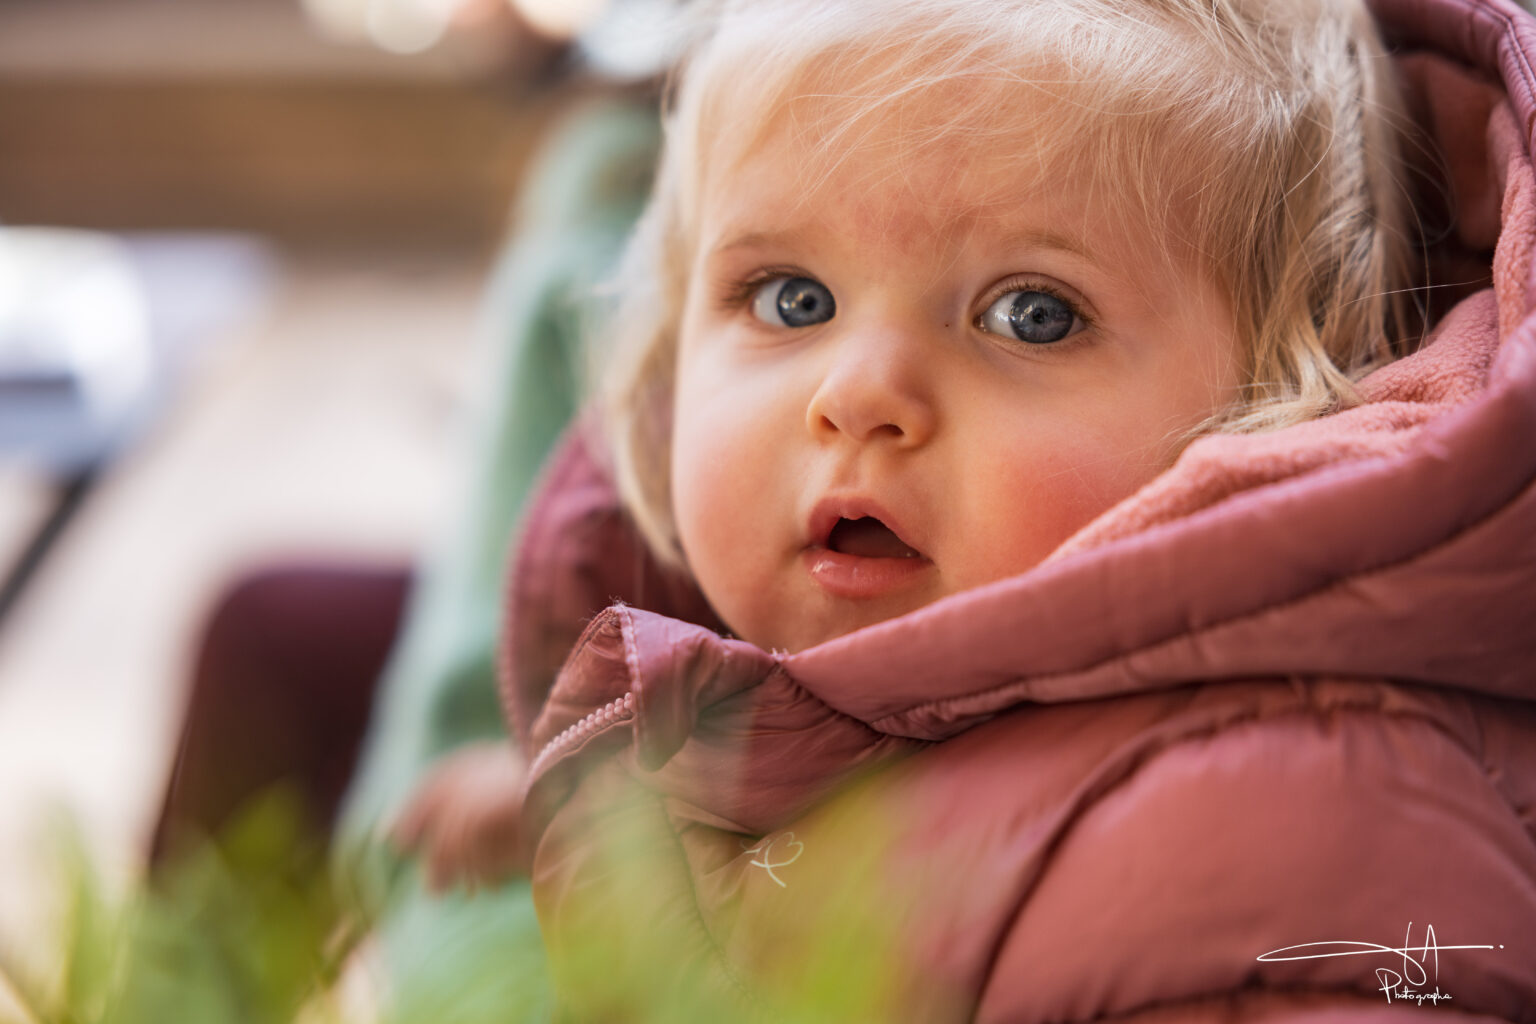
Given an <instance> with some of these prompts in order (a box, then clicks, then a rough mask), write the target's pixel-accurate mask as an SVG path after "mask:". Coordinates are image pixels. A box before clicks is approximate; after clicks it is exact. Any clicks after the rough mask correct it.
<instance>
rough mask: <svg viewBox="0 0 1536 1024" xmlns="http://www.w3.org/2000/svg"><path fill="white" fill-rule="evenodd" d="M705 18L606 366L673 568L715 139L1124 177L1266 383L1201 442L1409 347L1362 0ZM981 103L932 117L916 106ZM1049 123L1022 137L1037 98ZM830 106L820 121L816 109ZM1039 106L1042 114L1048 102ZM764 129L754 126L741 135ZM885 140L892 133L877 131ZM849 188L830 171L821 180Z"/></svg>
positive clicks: (1323, 409) (1404, 265) (1337, 384)
mask: <svg viewBox="0 0 1536 1024" xmlns="http://www.w3.org/2000/svg"><path fill="white" fill-rule="evenodd" d="M705 7H706V9H704V10H701V11H700V12H699V14H700V17H699V20H698V28H697V31H698V37H697V39H696V40H695V42H694V44H693V46H692V47H691V49H690V52H689V55H688V56H687V57H686V58H685V60H684V62H683V64H682V66H681V67H680V68H679V70H678V72H677V73H676V76H675V78H674V80H673V83H672V88H671V91H670V94H669V98H670V104H669V112H668V115H667V118H666V132H667V136H666V146H665V149H664V152H663V156H662V161H661V166H660V170H659V172H658V177H657V181H656V185H655V189H654V192H653V195H652V199H651V202H650V205H649V206H648V208H647V210H646V212H645V214H644V215H643V217H642V218H641V221H640V223H639V225H638V226H637V229H636V232H635V234H634V236H633V238H632V240H631V244H630V248H629V250H628V253H627V256H626V260H625V263H624V266H623V269H622V271H621V278H620V302H619V306H618V310H617V315H616V317H615V319H614V321H613V324H612V327H611V329H610V330H608V331H606V332H605V333H604V334H603V336H602V338H601V341H602V343H603V348H602V350H601V351H600V352H599V353H597V357H598V358H599V359H600V361H601V363H602V369H601V384H602V386H601V401H602V404H603V407H604V411H605V424H606V429H607V431H608V435H609V441H610V451H611V453H612V457H613V460H614V465H613V469H614V476H615V479H616V482H617V484H618V486H619V490H620V493H621V495H622V497H623V498H624V500H625V502H626V504H627V505H628V507H629V509H630V510H631V512H632V514H633V515H634V518H635V520H636V523H637V525H638V526H639V528H640V530H641V532H642V534H643V535H644V536H645V537H646V539H647V540H648V542H649V543H650V544H651V546H652V548H653V550H654V551H655V552H656V553H657V554H658V555H659V556H660V557H661V558H663V559H664V560H667V561H671V562H678V561H680V560H681V552H680V549H679V547H678V543H677V538H676V533H675V529H674V527H673V520H672V513H671V507H670V480H669V476H670V449H671V433H670V431H671V425H670V424H671V402H672V386H673V379H674V375H675V370H676V360H677V342H678V330H679V324H680V321H681V316H682V310H683V306H684V301H685V296H686V289H687V279H688V268H689V266H690V263H691V261H692V259H693V255H694V253H693V246H694V243H695V237H696V226H697V212H698V209H697V208H698V202H699V196H700V194H701V192H702V191H703V185H704V180H705V175H706V173H707V171H708V170H709V168H708V167H707V166H706V165H707V163H708V158H711V157H713V158H715V159H716V160H720V161H722V162H724V161H723V160H722V153H721V152H718V150H719V149H720V144H719V143H718V142H717V141H715V138H714V136H715V135H718V132H716V133H714V134H713V135H712V133H711V131H710V130H711V128H715V129H718V128H720V127H721V126H724V125H734V126H742V125H745V126H748V128H750V129H752V130H751V131H749V132H748V133H747V135H746V137H745V138H744V139H741V140H740V142H741V144H740V145H738V147H737V150H736V152H735V155H737V156H740V155H741V154H742V153H744V152H746V150H747V149H749V148H750V147H751V146H752V145H755V144H756V143H757V142H759V141H761V137H762V136H763V135H764V134H765V133H766V132H767V131H768V130H769V126H770V124H779V123H783V120H784V119H785V118H787V119H788V122H789V125H790V127H791V129H793V130H800V131H805V130H809V129H808V128H807V127H806V126H807V125H814V126H815V128H816V129H817V130H819V131H820V132H821V137H820V138H819V139H818V141H819V142H820V143H822V148H823V149H824V151H826V152H829V153H831V154H833V157H832V158H831V159H833V160H834V161H849V160H853V159H855V158H856V157H858V156H859V155H860V149H859V147H860V145H861V141H862V140H865V139H867V138H870V137H877V133H875V132H874V126H875V125H876V124H878V123H884V121H885V120H886V119H889V118H891V117H902V118H903V120H902V121H901V129H902V134H901V144H902V145H903V146H908V145H910V146H911V147H912V148H913V149H920V148H922V147H926V146H933V145H941V144H944V143H946V142H949V141H952V140H954V139H956V138H961V139H965V140H967V141H972V142H974V140H976V139H977V138H982V139H985V140H987V141H988V142H989V144H993V145H999V146H1009V145H1012V146H1015V147H1017V148H1018V149H1019V151H1020V175H1021V181H1024V180H1026V179H1027V176H1028V175H1029V174H1031V173H1033V174H1043V173H1052V174H1062V173H1066V174H1076V175H1083V176H1084V178H1083V180H1091V181H1109V182H1113V183H1114V184H1115V186H1116V187H1115V188H1114V189H1112V190H1107V191H1106V192H1105V194H1104V196H1103V201H1104V203H1107V204H1112V207H1111V210H1110V212H1111V214H1112V215H1115V216H1121V217H1132V218H1138V217H1139V218H1140V220H1139V221H1137V220H1132V221H1130V223H1139V224H1141V225H1146V226H1148V227H1149V228H1152V229H1153V230H1154V233H1155V234H1156V235H1157V237H1159V238H1162V239H1163V244H1164V246H1165V247H1166V249H1167V251H1168V253H1169V254H1170V256H1173V255H1174V254H1176V253H1177V254H1184V255H1187V256H1191V257H1193V258H1194V259H1196V260H1197V261H1199V263H1200V264H1201V265H1202V268H1203V269H1205V270H1206V271H1207V272H1209V273H1210V274H1211V275H1212V276H1213V278H1214V279H1215V280H1216V281H1217V282H1218V283H1219V285H1220V286H1221V287H1222V288H1223V289H1224V291H1225V293H1226V297H1227V298H1228V300H1229V302H1230V305H1231V308H1232V311H1233V313H1234V316H1235V320H1236V325H1237V330H1238V332H1239V337H1241V338H1243V339H1244V340H1245V341H1246V342H1247V347H1246V357H1247V365H1246V367H1245V369H1246V371H1247V373H1246V378H1247V381H1248V383H1247V385H1246V387H1245V388H1244V391H1243V393H1242V395H1241V397H1240V399H1239V400H1238V401H1236V402H1235V403H1234V404H1233V405H1232V406H1231V407H1230V408H1228V409H1226V410H1224V411H1223V412H1222V413H1220V414H1219V415H1218V416H1217V417H1216V418H1214V419H1213V420H1211V421H1209V422H1208V423H1206V424H1205V425H1203V426H1202V428H1200V429H1201V432H1209V431H1212V430H1225V431H1243V432H1252V431H1260V430H1268V429H1274V428H1277V427H1281V426H1285V425H1287V424H1290V423H1295V422H1298V421H1301V420H1304V419H1309V418H1312V417H1315V416H1319V415H1323V414H1325V413H1327V412H1330V411H1332V410H1335V409H1338V408H1342V407H1347V406H1349V405H1351V404H1353V403H1355V402H1357V401H1358V399H1357V397H1356V395H1355V391H1354V388H1353V387H1352V384H1351V381H1352V380H1355V379H1358V378H1359V376H1360V375H1361V374H1363V373H1364V372H1365V371H1366V370H1368V369H1370V368H1371V367H1373V366H1375V365H1378V364H1380V363H1381V362H1384V361H1386V360H1388V359H1390V358H1392V356H1393V355H1394V349H1395V347H1396V346H1398V345H1400V344H1402V343H1403V342H1404V340H1405V339H1406V338H1407V336H1408V334H1409V332H1410V329H1411V323H1412V321H1411V320H1410V315H1411V312H1412V311H1411V308H1410V304H1409V303H1408V301H1407V298H1408V282H1409V279H1410V269H1411V265H1412V263H1411V253H1412V251H1413V247H1412V245H1411V242H1410V239H1409V233H1408V231H1407V227H1406V225H1407V223H1408V210H1407V206H1406V200H1405V198H1404V197H1403V195H1402V191H1401V188H1400V180H1401V179H1400V170H1399V157H1398V153H1397V143H1396V138H1397V134H1398V133H1397V131H1396V127H1397V125H1396V121H1397V117H1398V113H1397V112H1398V100H1397V96H1396V90H1395V82H1394V79H1393V75H1392V70H1391V66H1390V63H1389V61H1388V59H1387V58H1386V56H1385V54H1384V52H1383V50H1382V47H1381V44H1380V42H1379V40H1378V39H1377V37H1376V34H1375V30H1374V27H1373V25H1372V23H1371V21H1370V19H1369V17H1368V15H1367V14H1366V12H1365V10H1364V8H1363V5H1362V4H1361V3H1360V2H1359V0H835V2H831V3H828V2H826V0H771V2H757V0H725V2H722V3H715V4H707V5H705ZM941 87H942V88H944V89H947V90H950V91H949V92H946V93H945V95H946V97H948V96H951V95H953V94H954V93H956V92H958V93H959V94H961V95H962V96H963V97H964V101H963V103H962V104H950V105H948V106H944V107H942V109H943V117H942V118H940V119H933V118H930V120H929V121H915V122H914V121H910V120H909V119H908V116H909V112H910V111H911V109H912V108H913V106H914V105H912V104H907V103H906V102H905V101H907V100H908V99H911V98H914V97H923V96H925V95H930V96H931V95H937V94H938V90H939V89H940V88H941ZM1025 93H1030V94H1034V95H1035V96H1037V97H1038V96H1043V97H1045V98H1047V99H1049V100H1051V101H1052V102H1051V103H1048V104H1045V105H1044V106H1046V107H1047V108H1048V111H1049V113H1048V115H1047V116H1046V119H1045V120H1044V121H1042V123H1040V124H1038V125H1032V127H1033V128H1035V129H1037V130H1035V131H1033V132H1032V133H1031V134H1030V137H1029V143H1028V144H1027V145H1023V146H1020V145H1019V143H1018V141H1017V140H1018V137H1019V134H1020V133H1019V131H1018V129H1019V123H1020V122H1019V115H1018V111H1017V110H1016V109H1010V108H1011V107H1014V106H1016V104H1010V103H1009V102H1008V101H1009V99H1010V97H1012V98H1015V99H1016V98H1017V97H1018V96H1020V95H1023V94H1025ZM812 103H814V104H815V107H814V116H813V117H812V118H811V119H803V118H801V117H800V116H799V115H800V113H801V112H802V111H803V109H804V108H805V106H806V105H807V104H812ZM1039 106H1041V105H1040V104H1036V108H1038V107H1039ZM740 134H741V133H740V132H738V133H737V135H738V136H740ZM878 137H880V138H886V137H887V135H886V134H878ZM823 170H824V171H830V167H828V168H823Z"/></svg>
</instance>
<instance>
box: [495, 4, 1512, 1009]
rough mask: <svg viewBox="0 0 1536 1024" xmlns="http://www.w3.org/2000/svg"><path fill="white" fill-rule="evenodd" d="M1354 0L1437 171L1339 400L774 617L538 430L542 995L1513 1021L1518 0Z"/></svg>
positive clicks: (523, 721) (603, 1000)
mask: <svg viewBox="0 0 1536 1024" xmlns="http://www.w3.org/2000/svg"><path fill="white" fill-rule="evenodd" d="M1374 7H1375V10H1376V12H1377V14H1378V17H1379V18H1380V20H1381V23H1382V25H1383V26H1384V29H1385V32H1386V34H1387V36H1388V38H1389V40H1390V41H1391V42H1392V43H1393V44H1394V45H1395V46H1396V47H1397V49H1398V52H1399V58H1398V60H1399V66H1400V68H1401V69H1402V73H1403V77H1404V80H1405V82H1406V83H1407V85H1408V92H1409V99H1410V108H1411V112H1412V114H1413V116H1414V118H1415V119H1416V121H1417V122H1418V123H1419V124H1420V125H1421V126H1422V127H1423V129H1424V131H1425V133H1426V136H1427V137H1428V138H1429V139H1432V140H1433V141H1434V142H1435V143H1436V144H1437V145H1438V147H1439V148H1440V150H1441V152H1442V154H1443V158H1444V166H1443V167H1441V168H1440V169H1438V170H1436V171H1433V172H1432V173H1431V172H1426V173H1430V174H1431V176H1432V177H1434V178H1435V180H1434V181H1430V182H1428V183H1427V185H1426V188H1425V192H1424V194H1425V196H1426V198H1425V200H1424V204H1425V206H1424V210H1425V216H1426V221H1427V223H1428V226H1429V227H1430V229H1431V230H1436V231H1437V239H1436V246H1435V249H1434V252H1433V254H1432V258H1431V263H1432V267H1431V272H1432V275H1433V281H1432V283H1433V284H1434V285H1436V288H1435V289H1434V290H1433V291H1432V293H1431V294H1432V295H1433V296H1434V297H1435V299H1434V301H1435V304H1436V309H1437V310H1438V311H1439V312H1438V314H1437V316H1438V319H1437V322H1436V324H1435V326H1434V330H1433V334H1432V337H1431V340H1430V342H1429V343H1428V344H1427V345H1426V346H1425V347H1424V348H1423V349H1421V350H1420V351H1419V352H1418V353H1417V354H1415V355H1413V356H1410V357H1408V358H1406V359H1403V360H1401V361H1399V362H1398V363H1396V364H1393V365H1392V366H1389V367H1387V368H1386V369H1383V370H1382V371H1380V372H1378V373H1376V374H1375V375H1374V376H1372V377H1371V378H1369V379H1368V380H1367V381H1366V382H1365V385H1364V387H1363V391H1364V394H1365V396H1366V398H1367V399H1368V401H1367V402H1366V404H1364V405H1363V406H1361V407H1359V408H1356V409H1353V410H1350V411H1348V412H1345V413H1341V414H1338V415H1335V416H1332V417H1329V418H1327V419H1325V420H1321V421H1317V422H1313V423H1307V424H1303V425H1300V426H1297V427H1295V428H1292V429H1288V430H1285V431H1282V432H1278V433H1275V434H1270V435H1266V436H1257V437H1211V438H1207V439H1204V440H1201V441H1199V442H1197V443H1195V444H1194V445H1192V446H1191V447H1190V448H1189V449H1188V450H1187V451H1186V452H1185V453H1184V455H1183V457H1182V458H1181V459H1180V460H1179V462H1178V463H1177V465H1175V466H1174V467H1173V468H1172V469H1171V470H1169V471H1168V472H1167V473H1166V474H1164V475H1163V476H1162V477H1161V478H1159V479H1158V480H1156V481H1154V482H1153V483H1152V484H1151V485H1150V486H1148V487H1147V488H1145V489H1144V490H1143V491H1141V492H1140V493H1138V494H1136V495H1134V496H1133V497H1132V498H1130V499H1129V500H1127V501H1126V502H1125V503H1123V504H1122V505H1120V506H1119V507H1117V508H1115V509H1112V510H1111V511H1109V512H1108V513H1107V514H1105V515H1104V516H1103V517H1102V518H1101V519H1100V520H1098V521H1097V522H1095V523H1094V524H1092V525H1090V526H1089V527H1088V528H1087V529H1086V530H1084V531H1083V532H1082V533H1081V534H1079V535H1078V536H1077V537H1075V538H1074V539H1073V540H1072V541H1070V542H1069V543H1068V544H1067V545H1066V546H1065V547H1064V548H1063V549H1062V550H1061V551H1059V552H1058V553H1057V554H1056V555H1055V556H1053V557H1052V558H1051V559H1050V560H1049V561H1048V562H1047V563H1046V564H1044V565H1042V566H1040V567H1038V568H1037V569H1035V570H1033V571H1031V572H1029V573H1026V574H1025V575H1023V576H1020V577H1016V578H1014V579H1009V580H1005V581H1002V582H999V583H996V584H993V585H990V586H987V587H985V588H982V589H979V590H976V591H972V592H968V593H965V594H961V595H958V596H955V597H952V598H948V599H946V600H944V601H942V602H940V603H938V604H935V605H932V606H929V607H927V608H925V609H922V610H920V611H918V612H915V613H913V614H911V615H908V616H905V617H903V618H900V619H896V620H893V621H890V622H886V623H883V624H881V625H878V626H875V627H873V628H870V629H866V630H862V631H860V632H857V633H854V634H851V635H848V636H845V637H842V638H840V639H838V640H835V641H832V642H830V643H827V644H824V645H822V646H819V647H815V648H812V649H810V650H807V651H804V652H801V653H799V654H795V655H793V656H782V655H771V654H769V653H767V652H764V651H761V650H759V649H757V648H755V647H752V646H750V645H747V644H744V643H741V642H739V641H735V640H729V639H722V638H721V637H720V636H719V635H718V634H717V633H716V632H715V631H714V629H712V628H710V627H717V626H718V623H716V622H714V621H713V620H712V618H711V616H710V613H709V610H708V608H707V606H706V605H705V604H704V603H703V601H702V599H701V598H700V597H699V595H698V594H697V592H696V591H695V590H694V589H693V587H692V585H691V584H690V583H689V581H688V580H686V579H681V578H678V577H675V576H669V575H667V574H666V573H664V572H662V571H660V570H658V569H657V568H656V567H655V566H653V565H651V564H650V563H649V562H648V560H646V559H645V558H644V556H643V554H642V553H641V549H640V547H639V545H638V542H637V541H636V540H635V538H634V536H633V534H632V533H631V532H629V531H628V529H627V527H626V526H625V523H624V521H623V519H622V516H621V514H620V513H619V512H618V510H617V509H616V507H615V503H614V498H613V494H612V491H611V488H610V487H609V486H608V484H607V482H606V480H605V479H604V477H603V474H602V472H601V470H600V469H599V468H597V463H596V461H595V460H593V459H592V458H591V457H590V456H589V454H588V449H587V447H586V446H585V444H584V442H583V439H582V437H583V435H582V434H580V433H578V434H577V435H575V436H573V438H572V439H571V440H570V441H569V442H568V443H567V444H566V446H565V447H564V448H563V449H562V451H561V452H560V454H559V456H558V457H557V460H556V462H555V463H554V464H553V465H552V467H551V468H550V470H549V472H548V475H547V478H546V482H545V487H544V489H543V492H542V496H541V498H540V499H539V500H538V502H537V504H536V506H535V510H534V513H533V515H532V517H531V519H530V521H529V523H528V525H527V526H526V528H525V535H524V539H523V542H522V545H521V553H520V556H519V557H520V562H519V566H518V570H517V572H515V573H514V575H513V583H512V589H511V591H510V620H509V624H508V631H507V642H506V647H505V652H504V653H505V665H504V668H505V673H504V682H505V693H504V696H505V701H506V706H507V709H508V714H509V717H510V719H511V722H512V726H513V729H514V732H515V733H516V734H517V735H518V736H519V738H520V740H521V741H522V743H523V745H524V749H526V750H528V751H530V752H531V753H532V768H531V772H532V781H531V786H530V789H529V792H528V797H527V803H526V805H525V817H526V822H527V825H528V828H529V830H530V832H531V833H532V835H533V837H534V840H535V842H536V857H535V862H534V886H535V892H536V898H537V902H538V906H539V913H540V918H541V923H542V925H543V927H544V930H545V937H546V941H547V943H548V945H549V947H550V951H551V958H552V960H551V962H552V965H553V969H554V971H555V977H556V982H557V985H558V987H559V989H560V995H561V998H562V1000H563V1001H564V1002H565V1004H566V1005H567V1006H568V1007H569V1009H570V1013H571V1015H572V1016H573V1017H574V1018H576V1019H623V1018H626V1017H634V1018H636V1019H658V1020H666V1019H672V1018H670V1017H669V1016H668V1013H669V1012H675V1013H678V1014H684V1013H685V1012H687V1011H685V1010H683V1009H674V1010H673V1011H668V1010H660V1011H657V1012H655V1013H654V1014H652V1016H651V1017H646V1014H647V1012H649V1010H648V1009H647V1007H650V1008H651V1009H654V1003H656V1002H660V1003H662V1004H666V1003H667V1001H668V1000H673V999H675V1000H678V1001H679V1003H678V1005H679V1006H682V1005H685V1004H686V1005H690V1006H693V1007H715V1009H714V1010H698V1011H697V1012H698V1013H700V1014H705V1015H708V1014H718V1013H720V1012H723V1011H720V1010H719V1009H718V1008H719V1006H722V1005H731V1006H736V1005H739V1006H742V1007H747V1008H750V1007H753V1006H755V1007H757V1009H758V1011H759V1012H760V1013H761V1014H762V1015H763V1016H765V1017H767V1018H769V1019H776V1018H777V1017H779V1016H780V1015H789V1014H791V1013H793V1012H800V1011H801V1010H804V1009H805V1006H804V1005H802V1004H800V1003H797V999H799V998H800V997H802V996H805V997H806V1000H807V1003H815V1006H816V1007H818V1009H817V1010H816V1012H818V1013H821V1014H822V1017H821V1018H820V1019H865V1020H893V1019H901V1020H913V1021H948V1020H976V1021H1009V1022H1031V1021H1040V1022H1046V1021H1086V1020H1095V1019H1105V1018H1110V1019H1115V1020H1137V1021H1154V1020H1155V1021H1165V1020H1169V1021H1171V1020H1201V1021H1215V1020H1223V1021H1226V1020H1243V1021H1247V1020H1271V1019H1282V1018H1283V1019H1285V1020H1308V1021H1325V1020H1326V1021H1367V1020H1368V1021H1373V1022H1377V1021H1396V1020H1400V1019H1401V1020H1411V1021H1421V1022H1422V1021H1430V1020H1435V1019H1442V1018H1443V1019H1446V1020H1452V1019H1457V1020H1462V1019H1468V1018H1469V1017H1471V1018H1475V1019H1499V1020H1512V1021H1536V273H1533V271H1536V267H1533V262H1532V248H1533V244H1536V177H1533V172H1532V162H1531V158H1530V152H1531V148H1532V147H1531V140H1532V132H1533V122H1536V69H1533V67H1532V62H1533V59H1536V24H1533V22H1532V20H1531V19H1530V17H1529V16H1528V15H1524V14H1522V13H1520V12H1519V11H1518V10H1517V9H1516V8H1514V7H1513V6H1511V5H1509V4H1507V3H1504V2H1503V0H1481V2H1479V0H1376V2H1375V3H1374ZM1434 196H1441V197H1448V202H1445V203H1444V204H1443V205H1444V206H1445V207H1446V208H1445V209H1443V210H1442V209H1436V208H1435V207H1436V200H1435V199H1434V198H1433V197H1434ZM1437 222H1438V223H1439V224H1440V226H1441V227H1443V228H1444V230H1438V229H1437V228H1436V224H1437ZM1447 225H1449V226H1447ZM613 598H622V599H624V600H625V601H626V602H627V603H626V604H624V605H617V606H614V607H610V608H608V609H607V610H606V611H602V612H601V614H596V613H597V611H598V609H601V608H602V607H603V606H605V605H607V604H609V602H610V600H611V599H613ZM647 608H649V609H651V610H642V609H647ZM594 614H596V618H591V616H593V615H594ZM588 620H590V621H589V622H588ZM583 625H585V630H584V632H580V631H581V630H582V627H583ZM578 632H580V637H579V641H578V640H577V634H578ZM573 642H575V650H574V652H573V653H571V654H570V657H569V660H568V661H566V662H565V664H564V667H563V668H561V669H559V672H558V679H557V680H555V679H554V676H555V672H556V669H557V668H558V667H559V666H560V663H561V660H562V659H563V658H564V656H565V653H566V651H567V650H568V649H569V647H570V645H571V644H572V643H573ZM552 680H553V682H552ZM1410 947H1411V948H1410ZM1405 950H1406V952H1405ZM1342 954H1348V955H1342ZM808 993H811V994H815V999H817V1000H820V1002H815V1000H812V999H811V998H810V996H808V995H807V994H808ZM840 999H841V1000H844V1002H842V1003H839V1002H838V1000H840ZM711 1000H721V1001H723V1002H711ZM689 1001H691V1002H689ZM797 1008H798V1009H797ZM1425 1014H1439V1015H1441V1016H1440V1017H1434V1016H1424V1015H1425Z"/></svg>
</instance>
